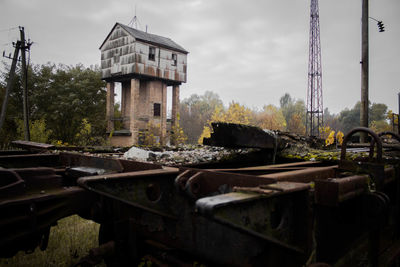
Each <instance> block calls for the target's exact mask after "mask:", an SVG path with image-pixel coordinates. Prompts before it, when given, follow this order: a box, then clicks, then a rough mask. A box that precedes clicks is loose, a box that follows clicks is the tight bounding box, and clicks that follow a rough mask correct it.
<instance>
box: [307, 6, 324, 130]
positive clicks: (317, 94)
mask: <svg viewBox="0 0 400 267" xmlns="http://www.w3.org/2000/svg"><path fill="white" fill-rule="evenodd" d="M320 126H323V105H322V66H321V41H320V38H319V12H318V0H311V5H310V47H309V59H308V88H307V118H306V132H307V135H309V136H319V130H318V129H319V127H320Z"/></svg>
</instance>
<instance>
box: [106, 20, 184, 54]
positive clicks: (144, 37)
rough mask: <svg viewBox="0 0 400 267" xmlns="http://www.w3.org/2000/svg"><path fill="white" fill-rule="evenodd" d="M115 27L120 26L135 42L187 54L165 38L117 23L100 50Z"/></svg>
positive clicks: (180, 47)
mask: <svg viewBox="0 0 400 267" xmlns="http://www.w3.org/2000/svg"><path fill="white" fill-rule="evenodd" d="M117 25H119V26H121V27H122V28H123V29H124V30H125V31H127V32H128V33H129V34H130V35H132V36H133V37H134V38H135V39H136V40H140V41H143V42H146V43H151V44H153V45H159V46H163V47H165V48H169V49H172V50H176V51H179V52H182V53H185V54H187V53H189V52H188V51H186V50H185V49H184V48H183V47H182V46H180V45H178V44H177V43H175V42H174V41H172V40H171V39H169V38H167V37H163V36H159V35H155V34H151V33H147V32H143V31H139V30H137V29H134V28H131V27H129V26H127V25H124V24H122V23H119V22H117V23H115V25H114V27H113V28H112V30H111V31H110V33H109V34H108V35H107V37H106V39H105V40H104V42H103V43H102V44H101V46H100V49H101V47H102V46H103V45H104V43H105V42H106V40H107V39H108V37H109V36H110V34H111V33H112V32H113V30H114V28H115V27H116V26H117Z"/></svg>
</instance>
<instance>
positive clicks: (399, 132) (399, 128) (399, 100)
mask: <svg viewBox="0 0 400 267" xmlns="http://www.w3.org/2000/svg"><path fill="white" fill-rule="evenodd" d="M398 102H399V103H398V104H399V113H398V115H397V133H398V134H400V93H398ZM393 122H394V118H393Z"/></svg>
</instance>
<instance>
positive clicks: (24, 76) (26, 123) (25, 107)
mask: <svg viewBox="0 0 400 267" xmlns="http://www.w3.org/2000/svg"><path fill="white" fill-rule="evenodd" d="M19 31H20V35H21V43H22V46H21V59H22V62H21V63H22V65H21V73H22V77H21V78H22V92H23V112H24V128H25V131H24V136H25V140H26V141H29V140H30V133H29V114H28V68H27V67H26V57H25V50H26V48H28V49H29V43H28V44H26V42H25V32H24V27H19Z"/></svg>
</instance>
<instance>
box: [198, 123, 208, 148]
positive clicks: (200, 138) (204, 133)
mask: <svg viewBox="0 0 400 267" xmlns="http://www.w3.org/2000/svg"><path fill="white" fill-rule="evenodd" d="M210 136H211V129H210V127H208V126H204V128H203V132H202V133H201V135H200V137H199V139H198V140H197V142H198V143H199V144H200V145H201V144H203V138H209V137H210Z"/></svg>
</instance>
